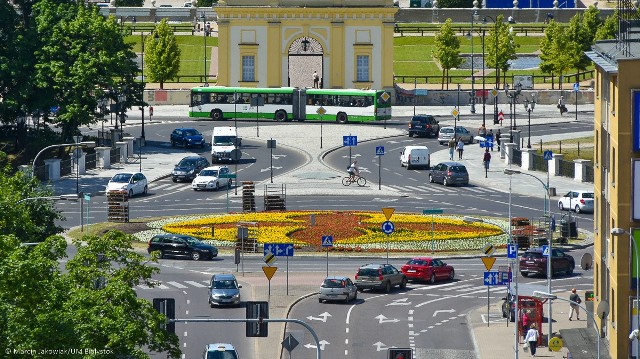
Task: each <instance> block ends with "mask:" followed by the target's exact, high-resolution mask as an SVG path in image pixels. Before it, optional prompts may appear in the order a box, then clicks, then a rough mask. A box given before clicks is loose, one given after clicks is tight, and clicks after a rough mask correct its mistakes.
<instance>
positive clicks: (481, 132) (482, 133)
mask: <svg viewBox="0 0 640 359" xmlns="http://www.w3.org/2000/svg"><path fill="white" fill-rule="evenodd" d="M478 136H481V137H487V128H486V127H484V124H482V125H480V128H479V129H478Z"/></svg>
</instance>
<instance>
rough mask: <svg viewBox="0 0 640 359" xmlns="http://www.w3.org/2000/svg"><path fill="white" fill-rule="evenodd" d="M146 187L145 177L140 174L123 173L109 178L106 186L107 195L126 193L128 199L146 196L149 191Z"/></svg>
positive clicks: (147, 184)
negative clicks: (110, 193) (139, 195)
mask: <svg viewBox="0 0 640 359" xmlns="http://www.w3.org/2000/svg"><path fill="white" fill-rule="evenodd" d="M148 186H149V183H148V182H147V177H145V176H144V175H143V174H142V173H140V172H136V173H132V172H123V173H118V174H116V175H115V176H113V177H111V179H110V180H109V183H108V184H107V193H109V192H126V193H128V194H129V197H133V196H135V195H137V194H144V195H146V194H147V192H148V191H149V187H148Z"/></svg>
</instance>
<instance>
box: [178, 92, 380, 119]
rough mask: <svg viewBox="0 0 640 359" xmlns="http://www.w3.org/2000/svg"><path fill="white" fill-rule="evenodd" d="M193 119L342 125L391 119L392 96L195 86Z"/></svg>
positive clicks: (191, 109) (190, 107)
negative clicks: (257, 120)
mask: <svg viewBox="0 0 640 359" xmlns="http://www.w3.org/2000/svg"><path fill="white" fill-rule="evenodd" d="M189 117H203V118H211V119H213V120H228V119H253V120H255V119H256V117H257V118H260V119H268V120H275V121H293V120H296V121H305V120H316V121H320V120H322V121H336V122H340V123H346V122H367V121H381V120H388V119H390V118H391V96H390V95H389V93H387V92H386V91H378V90H356V89H311V88H309V89H299V88H293V87H281V88H249V87H218V86H214V87H194V88H192V89H191V103H190V105H189Z"/></svg>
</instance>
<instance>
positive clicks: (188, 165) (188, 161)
mask: <svg viewBox="0 0 640 359" xmlns="http://www.w3.org/2000/svg"><path fill="white" fill-rule="evenodd" d="M207 167H209V161H208V160H207V159H206V158H204V157H202V156H188V157H185V158H183V159H181V160H180V162H178V163H177V164H176V165H175V167H174V168H173V171H171V179H172V180H173V182H178V181H193V179H194V178H196V176H197V175H198V173H200V171H201V170H202V169H204V168H207Z"/></svg>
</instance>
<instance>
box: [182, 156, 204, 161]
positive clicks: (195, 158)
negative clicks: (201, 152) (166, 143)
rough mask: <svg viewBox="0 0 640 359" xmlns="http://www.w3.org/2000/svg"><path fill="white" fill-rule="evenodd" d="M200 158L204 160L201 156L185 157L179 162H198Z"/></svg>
mask: <svg viewBox="0 0 640 359" xmlns="http://www.w3.org/2000/svg"><path fill="white" fill-rule="evenodd" d="M201 158H204V157H202V156H187V157H183V158H182V159H181V160H180V161H182V160H199V159H201Z"/></svg>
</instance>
